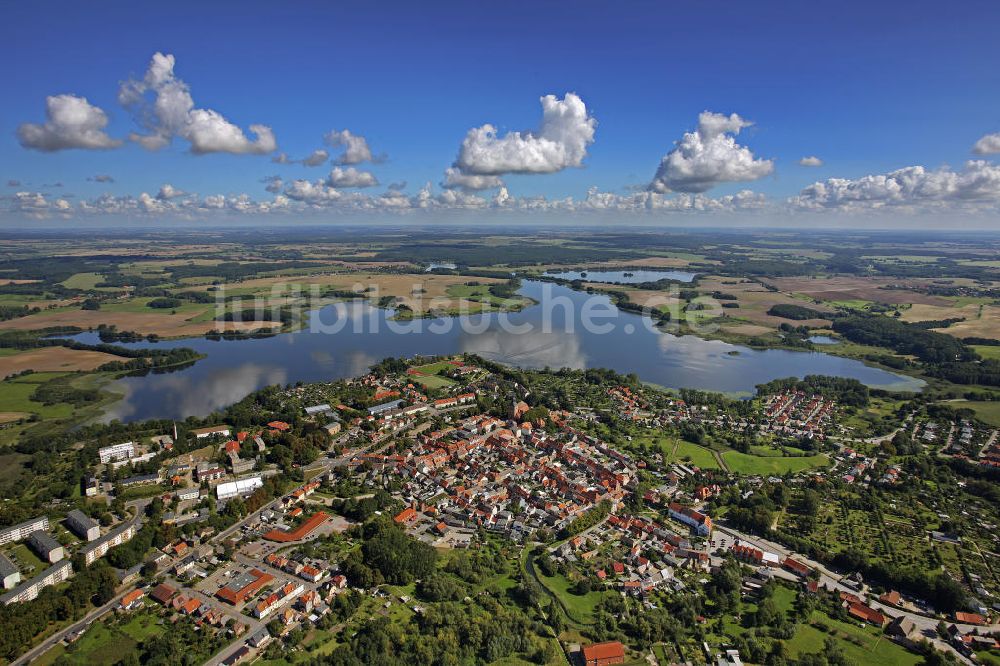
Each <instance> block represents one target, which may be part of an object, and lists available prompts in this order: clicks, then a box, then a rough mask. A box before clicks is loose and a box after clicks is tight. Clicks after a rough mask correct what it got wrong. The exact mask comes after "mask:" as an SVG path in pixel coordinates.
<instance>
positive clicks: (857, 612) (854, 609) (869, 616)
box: [847, 603, 885, 627]
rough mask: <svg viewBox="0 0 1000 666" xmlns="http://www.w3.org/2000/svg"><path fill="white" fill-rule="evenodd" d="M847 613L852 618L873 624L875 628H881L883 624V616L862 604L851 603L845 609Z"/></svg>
mask: <svg viewBox="0 0 1000 666" xmlns="http://www.w3.org/2000/svg"><path fill="white" fill-rule="evenodd" d="M847 612H848V614H850V615H851V616H852V617H856V618H858V619H859V620H863V621H864V622H869V623H871V624H874V625H875V626H876V627H881V626H882V625H884V624H885V615H882V613H879V612H878V611H877V610H875V609H874V608H869V607H868V606H865V605H864V604H853V603H852V604H851V605H849V606H848V607H847Z"/></svg>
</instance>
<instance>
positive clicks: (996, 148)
mask: <svg viewBox="0 0 1000 666" xmlns="http://www.w3.org/2000/svg"><path fill="white" fill-rule="evenodd" d="M972 152H974V153H975V154H977V155H994V154H996V153H1000V132H997V133H995V134H987V135H986V136H984V137H982V138H981V139H979V141H976V145H974V146H973V147H972Z"/></svg>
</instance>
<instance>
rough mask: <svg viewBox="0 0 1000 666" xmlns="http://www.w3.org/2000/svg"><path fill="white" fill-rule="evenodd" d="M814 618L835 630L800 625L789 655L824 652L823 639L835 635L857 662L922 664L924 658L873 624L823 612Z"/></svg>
mask: <svg viewBox="0 0 1000 666" xmlns="http://www.w3.org/2000/svg"><path fill="white" fill-rule="evenodd" d="M812 619H813V620H819V621H821V622H823V623H824V624H825V625H826V626H827V627H829V628H830V629H831V630H833V631H834V633H833V634H828V633H824V632H823V631H820V630H819V629H817V628H816V627H814V626H812V625H808V624H800V625H799V627H798V629H797V630H796V631H795V635H794V636H792V638H791V640H789V641H787V642H786V646H787V647H788V654H789V656H792V657H798V656H799V655H803V654H810V653H816V652H822V651H823V641H824V640H825V639H826V638H827V637H829V636H831V635H832V636H835V637H836V638H837V639H838V640H837V642H838V643H839V644H840V647H841V648H842V649H843V650H844V654H845V655H846V656H847V658H848V659H849V660H851V661H852V662H854V663H856V664H866V665H871V666H910V665H912V664H917V663H920V661H921V659H922V658H921V657H920V656H919V655H916V654H913V653H912V652H907V651H906V650H905V649H903V648H902V647H900V646H899V645H897V644H895V643H893V642H892V641H890V640H889V639H888V638H886V637H884V636H882V635H881V632H880V631H878V630H877V629H875V628H873V627H868V628H865V629H862V628H861V627H859V626H857V625H854V624H848V623H846V622H840V621H838V620H834V619H832V618H830V617H829V616H827V615H824V614H823V613H820V612H819V611H816V612H814V613H813V616H812ZM859 643H860V645H859Z"/></svg>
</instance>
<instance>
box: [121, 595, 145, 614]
mask: <svg viewBox="0 0 1000 666" xmlns="http://www.w3.org/2000/svg"><path fill="white" fill-rule="evenodd" d="M142 595H143V591H142V590H132V591H131V592H129V593H128V594H126V595H125V596H124V597H122V601H121V606H122V608H126V609H128V608H131V607H132V605H133V604H135V603H136V602H137V601H139V600H140V599H142Z"/></svg>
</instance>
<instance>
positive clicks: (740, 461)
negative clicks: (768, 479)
mask: <svg viewBox="0 0 1000 666" xmlns="http://www.w3.org/2000/svg"><path fill="white" fill-rule="evenodd" d="M722 459H723V460H725V461H726V466H727V467H729V469H730V470H732V471H734V472H738V473H740V474H757V475H761V476H763V475H766V474H775V475H779V476H780V475H781V474H784V473H785V472H792V473H795V472H801V471H802V470H804V469H812V468H814V467H825V466H826V465H827V464H828V463H829V462H830V461H829V459H828V458H827V457H826V456H825V455H822V454H819V455H815V456H797V457H777V456H753V455H749V454H746V453H740V452H739V451H726V452H725V453H723V454H722Z"/></svg>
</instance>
